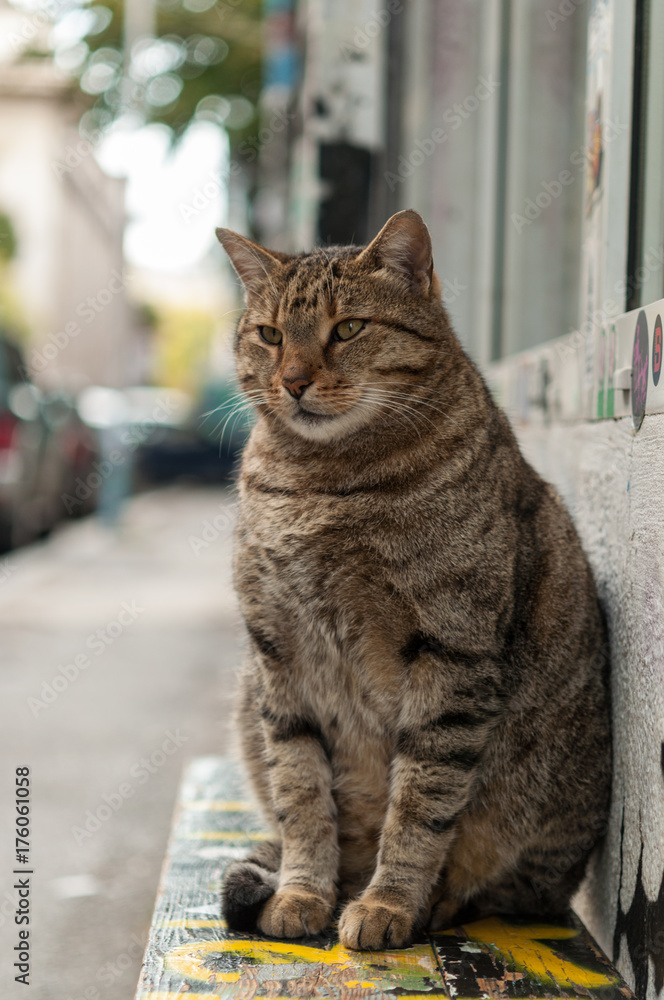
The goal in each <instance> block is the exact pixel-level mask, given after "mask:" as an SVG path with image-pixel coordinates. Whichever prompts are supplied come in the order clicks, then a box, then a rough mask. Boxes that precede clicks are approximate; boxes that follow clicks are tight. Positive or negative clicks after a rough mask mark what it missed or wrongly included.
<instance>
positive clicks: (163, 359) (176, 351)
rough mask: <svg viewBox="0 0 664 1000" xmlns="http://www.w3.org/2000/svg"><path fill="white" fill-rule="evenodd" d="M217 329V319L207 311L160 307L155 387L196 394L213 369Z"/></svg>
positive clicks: (157, 327) (156, 343)
mask: <svg viewBox="0 0 664 1000" xmlns="http://www.w3.org/2000/svg"><path fill="white" fill-rule="evenodd" d="M215 329H216V327H215V319H214V316H213V315H212V314H211V313H210V312H208V311H206V310H204V309H196V308H187V307H185V306H180V307H167V306H161V307H157V309H156V330H155V343H154V352H155V358H154V370H153V378H154V381H155V384H156V385H168V386H173V387H175V388H177V389H184V390H185V391H186V392H193V393H195V392H196V391H197V390H198V388H199V386H200V384H201V381H202V377H203V375H204V373H205V370H206V367H207V366H208V365H209V360H210V345H211V343H212V340H213V337H214V335H215Z"/></svg>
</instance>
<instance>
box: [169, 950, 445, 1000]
mask: <svg viewBox="0 0 664 1000" xmlns="http://www.w3.org/2000/svg"><path fill="white" fill-rule="evenodd" d="M224 954H225V955H228V956H229V958H230V957H231V956H244V957H246V958H247V959H248V960H249V961H250V962H251V963H252V964H259V965H263V966H279V965H294V964H302V965H324V966H327V967H328V968H329V970H330V971H334V972H340V973H342V972H344V971H345V970H348V972H349V973H350V976H349V979H351V978H352V979H353V981H355V980H356V981H357V982H358V983H360V984H361V985H362V986H365V987H366V988H368V987H367V986H366V984H367V983H369V980H370V983H369V985H370V986H371V988H372V989H378V988H380V984H382V983H384V981H385V979H386V977H389V975H390V973H392V974H393V975H396V976H408V977H416V978H419V979H422V978H424V977H431V976H436V975H437V964H436V960H435V957H434V955H433V952H432V949H431V947H430V946H429V945H426V944H425V945H415V946H413V947H412V948H404V949H400V950H394V951H381V952H362V953H358V952H355V951H350V950H348V949H346V948H343V947H342V946H341V944H336V945H334V947H332V948H329V949H325V948H312V947H310V946H309V945H303V944H296V943H292V942H282V941H237V940H236V941H233V940H226V941H194V942H190V943H188V944H185V945H180V946H179V947H177V948H174V949H173V950H172V951H170V952H169V953H168V954H167V955H166V957H165V960H164V967H165V968H166V969H167V970H168V971H169V972H175V973H177V974H178V975H181V976H182V977H183V978H184V979H185V980H187V981H190V980H194V981H195V982H199V983H211V984H214V983H229V982H238V981H239V980H240V978H241V975H242V972H241V971H234V972H217V971H215V970H214V969H209V968H207V967H206V965H205V962H206V960H207V959H208V958H210V957H212V956H213V955H214V956H215V957H217V956H222V955H224ZM372 965H376V966H378V968H376V969H375V970H374V969H373V968H372ZM353 973H355V976H352V974H353ZM358 973H359V974H360V976H361V977H362V978H361V979H360V977H359V976H358ZM274 978H275V979H278V978H279V970H278V968H277V969H275V975H274ZM394 985H396V983H395V984H394ZM383 988H385V987H383ZM410 988H411V989H412V988H416V987H410ZM423 992H424V991H423ZM426 992H427V996H429V997H433V994H431V993H429V992H428V991H426Z"/></svg>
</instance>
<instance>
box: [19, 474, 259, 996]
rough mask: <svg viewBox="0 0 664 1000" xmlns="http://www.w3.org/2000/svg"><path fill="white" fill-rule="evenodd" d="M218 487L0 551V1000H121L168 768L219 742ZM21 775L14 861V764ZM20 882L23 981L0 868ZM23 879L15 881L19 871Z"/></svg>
mask: <svg viewBox="0 0 664 1000" xmlns="http://www.w3.org/2000/svg"><path fill="white" fill-rule="evenodd" d="M233 521H234V497H233V495H232V493H231V492H230V491H225V490H223V489H220V488H214V489H212V488H200V489H197V488H169V489H166V490H161V491H158V492H153V493H147V494H143V495H141V496H139V497H136V498H133V499H132V500H131V501H130V503H129V504H128V506H127V509H126V511H125V514H124V516H123V519H122V522H121V524H120V526H119V527H118V528H117V529H110V528H107V527H104V526H103V525H102V524H101V523H100V522H99V521H98V520H97V519H95V518H88V519H86V520H83V521H80V522H78V523H74V524H68V525H66V526H64V527H63V528H62V529H60V530H59V531H58V532H57V533H55V534H54V535H53V536H52V537H51V538H50V539H49V540H47V541H46V542H44V543H41V544H39V545H35V546H31V547H29V548H27V549H24V550H21V551H17V552H15V553H10V554H9V556H7V557H0V635H1V637H2V638H1V639H0V669H1V671H2V687H1V688H0V760H2V762H3V764H2V769H1V771H0V803H1V805H2V809H1V810H0V983H1V986H0V996H2V997H3V1000H4V998H14V997H23V998H25V997H29V998H30V1000H131V998H132V997H133V996H134V990H135V987H136V982H137V979H138V974H139V969H140V964H141V957H142V952H143V947H144V944H145V941H146V938H147V932H148V928H149V926H150V920H151V915H152V908H153V905H154V901H155V896H156V892H157V885H158V880H159V872H160V867H161V863H162V860H163V857H164V854H165V850H166V843H167V839H168V833H169V827H170V821H171V814H172V810H173V806H174V803H175V799H176V793H177V786H178V781H179V777H180V774H181V771H182V769H183V767H184V766H185V764H186V763H187V762H188V761H189V760H191V758H193V757H196V756H199V755H204V754H218V753H229V752H232V736H231V726H230V722H231V713H232V701H233V691H234V685H235V680H234V677H235V671H236V669H237V666H238V665H239V662H240V658H241V649H242V643H243V638H242V630H241V627H240V624H239V615H238V611H237V605H236V600H235V596H234V594H233V590H232V585H231V565H230V561H231V535H232V525H233ZM25 766H27V767H29V768H30V781H31V812H32V816H31V822H32V826H31V832H30V854H29V858H30V869H27V868H26V867H25V865H21V864H20V863H18V862H17V861H16V857H15V842H14V829H13V820H14V819H15V817H16V812H15V807H14V784H15V769H16V768H18V767H25ZM17 867H18V868H19V869H20V870H21V871H22V872H25V871H28V870H29V871H33V872H34V874H32V875H31V876H30V887H29V888H30V897H29V903H30V911H29V916H30V924H29V930H30V937H29V949H30V955H31V960H30V976H29V980H30V988H29V990H26V988H25V986H24V985H23V984H22V983H18V982H16V981H15V979H14V976H15V975H17V974H19V971H17V970H16V969H14V968H13V963H14V961H15V960H16V954H17V952H16V951H14V947H15V946H18V944H19V936H18V934H19V930H20V929H25V925H23V927H21V926H20V925H16V924H15V922H14V912H15V910H16V901H17V892H18V890H17V889H15V888H12V886H13V884H14V879H18V878H21V877H22V876H14V875H13V871H14V869H15V868H17ZM23 877H25V876H23Z"/></svg>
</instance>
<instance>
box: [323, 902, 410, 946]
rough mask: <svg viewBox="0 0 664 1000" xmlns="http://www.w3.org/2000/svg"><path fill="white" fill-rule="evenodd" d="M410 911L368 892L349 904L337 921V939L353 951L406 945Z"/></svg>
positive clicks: (408, 935) (407, 942) (408, 941)
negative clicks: (372, 895)
mask: <svg viewBox="0 0 664 1000" xmlns="http://www.w3.org/2000/svg"><path fill="white" fill-rule="evenodd" d="M414 922H415V921H414V918H413V914H412V913H410V912H409V911H408V910H407V909H405V907H400V906H398V904H396V903H394V902H393V901H390V902H389V903H387V902H382V901H381V900H380V898H376V897H373V898H372V897H371V896H370V895H369V894H365V895H364V896H361V897H360V898H359V899H355V900H353V902H352V903H349V904H348V906H347V907H346V909H345V910H344V911H343V913H342V914H341V920H340V921H339V940H340V941H341V943H342V945H343V946H344V948H352V949H353V950H354V951H384V950H385V949H386V948H405V947H406V945H408V944H410V941H411V938H412V936H413V924H414Z"/></svg>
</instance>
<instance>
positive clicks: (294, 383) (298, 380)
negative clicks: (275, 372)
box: [281, 374, 311, 399]
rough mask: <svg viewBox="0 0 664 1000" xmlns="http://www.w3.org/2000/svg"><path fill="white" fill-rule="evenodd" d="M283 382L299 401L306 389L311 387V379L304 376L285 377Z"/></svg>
mask: <svg viewBox="0 0 664 1000" xmlns="http://www.w3.org/2000/svg"><path fill="white" fill-rule="evenodd" d="M281 381H282V383H283V385H284V386H285V387H286V389H287V390H288V392H290V394H291V396H293V398H294V399H299V398H300V396H301V395H302V393H303V392H304V390H305V389H306V387H307V386H308V385H311V379H310V378H309V376H308V375H304V374H299V375H291V376H286V375H284V376H283V378H282V380H281Z"/></svg>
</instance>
